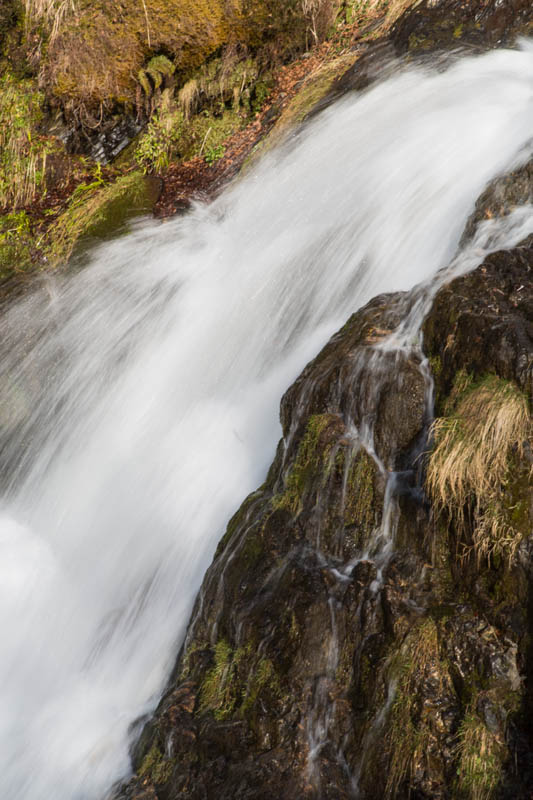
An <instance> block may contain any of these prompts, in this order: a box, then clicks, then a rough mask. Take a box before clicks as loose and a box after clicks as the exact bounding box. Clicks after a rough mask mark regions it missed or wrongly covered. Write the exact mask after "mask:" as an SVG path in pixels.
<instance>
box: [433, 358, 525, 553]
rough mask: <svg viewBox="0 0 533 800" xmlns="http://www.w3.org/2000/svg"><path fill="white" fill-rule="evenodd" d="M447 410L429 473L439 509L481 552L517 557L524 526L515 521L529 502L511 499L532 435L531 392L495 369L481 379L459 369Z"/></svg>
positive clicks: (438, 430)
mask: <svg viewBox="0 0 533 800" xmlns="http://www.w3.org/2000/svg"><path fill="white" fill-rule="evenodd" d="M445 414H446V416H444V417H441V418H439V419H437V420H435V423H434V425H433V433H434V437H435V446H434V449H433V452H432V453H431V456H430V460H429V464H428V473H427V486H428V490H429V493H430V495H431V497H432V499H433V502H434V505H435V507H436V509H437V512H438V513H443V512H445V513H446V514H447V515H448V517H449V518H451V519H452V520H453V522H454V524H455V526H456V528H457V530H458V532H459V533H460V534H462V535H463V538H464V540H465V541H466V540H467V536H468V534H469V533H470V534H471V537H472V541H473V547H474V549H475V552H476V554H477V556H478V558H481V557H485V558H493V557H502V558H504V559H506V560H508V561H511V560H512V558H513V556H514V554H515V552H516V549H517V547H518V545H519V544H520V541H521V539H522V536H523V534H524V532H525V531H524V530H523V527H524V526H522V525H520V524H517V523H519V522H520V520H521V516H522V514H521V511H523V509H521V507H520V506H519V504H518V503H519V501H518V500H515V503H514V504H513V501H512V499H513V482H516V480H517V475H518V473H519V471H520V467H519V461H520V456H521V453H522V449H523V446H524V443H525V442H526V441H527V440H528V439H529V438H530V437H531V435H532V425H531V417H530V414H529V408H528V401H527V398H526V397H525V395H523V394H522V392H520V390H519V389H518V388H517V387H516V386H515V385H514V384H512V383H509V382H507V381H504V380H501V379H500V378H498V377H496V376H494V375H489V376H486V377H485V378H483V379H482V380H481V381H478V382H475V381H474V380H473V379H472V378H471V377H470V376H468V375H466V374H465V373H464V372H461V373H459V374H458V375H457V377H456V380H455V383H454V387H453V390H452V393H451V396H450V399H449V402H448V405H447V407H446V409H445ZM464 547H465V548H466V551H467V550H468V546H467V545H466V544H464ZM466 551H465V552H466Z"/></svg>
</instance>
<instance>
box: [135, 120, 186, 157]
mask: <svg viewBox="0 0 533 800" xmlns="http://www.w3.org/2000/svg"><path fill="white" fill-rule="evenodd" d="M184 125H185V118H184V116H183V113H182V112H181V111H171V112H166V113H165V111H163V110H161V111H158V112H156V113H155V114H154V116H153V117H152V119H151V120H150V122H149V123H148V127H147V129H146V132H145V134H144V135H143V136H142V138H141V139H140V141H139V144H138V146H137V149H136V151H135V160H136V161H137V163H138V164H139V166H140V167H142V169H143V170H144V172H151V171H152V170H155V171H157V172H159V171H161V170H163V169H165V167H168V165H169V163H170V161H171V160H172V158H173V157H174V156H175V155H177V153H178V149H179V144H180V140H181V138H182V135H183V130H184Z"/></svg>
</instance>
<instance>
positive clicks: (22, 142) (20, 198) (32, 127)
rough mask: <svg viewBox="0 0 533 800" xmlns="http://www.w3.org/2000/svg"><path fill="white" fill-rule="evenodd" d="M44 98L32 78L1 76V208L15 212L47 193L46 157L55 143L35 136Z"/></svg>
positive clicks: (40, 118) (8, 73) (10, 75)
mask: <svg viewBox="0 0 533 800" xmlns="http://www.w3.org/2000/svg"><path fill="white" fill-rule="evenodd" d="M43 102H44V96H43V94H42V93H41V92H40V91H39V89H38V88H37V85H36V83H35V81H33V80H31V79H25V80H17V79H16V78H15V77H14V76H13V75H12V74H11V73H10V72H6V73H5V74H4V75H2V76H1V77H0V208H1V207H4V208H9V209H10V210H16V209H18V208H21V207H23V206H26V205H28V204H29V203H31V202H32V200H33V199H34V198H35V196H36V194H37V193H44V191H45V190H46V158H47V155H48V153H49V152H50V151H51V149H53V147H54V146H55V143H54V142H53V141H51V140H46V139H44V137H40V136H39V135H38V134H37V128H38V125H39V123H40V122H41V120H42V116H43V114H42V105H43Z"/></svg>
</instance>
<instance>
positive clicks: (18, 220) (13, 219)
mask: <svg viewBox="0 0 533 800" xmlns="http://www.w3.org/2000/svg"><path fill="white" fill-rule="evenodd" d="M32 246H33V237H32V232H31V227H30V221H29V219H28V215H27V214H26V212H25V211H18V212H14V213H12V214H5V215H4V216H2V217H0V279H3V278H6V277H8V276H9V275H10V274H12V273H13V272H14V271H17V269H20V268H21V266H22V267H24V266H26V265H27V264H29V263H30V260H31V249H32Z"/></svg>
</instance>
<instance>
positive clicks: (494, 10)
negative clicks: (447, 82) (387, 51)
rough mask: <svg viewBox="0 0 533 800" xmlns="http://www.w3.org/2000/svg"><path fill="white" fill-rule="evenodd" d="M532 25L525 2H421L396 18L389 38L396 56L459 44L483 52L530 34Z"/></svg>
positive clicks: (461, 0)
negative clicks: (476, 48) (397, 54)
mask: <svg viewBox="0 0 533 800" xmlns="http://www.w3.org/2000/svg"><path fill="white" fill-rule="evenodd" d="M532 23H533V12H532V8H531V3H530V2H529V0H504V1H503V2H502V0H466V1H465V0H422V2H421V3H415V4H413V7H412V8H410V9H409V10H408V11H407V12H406V13H405V14H404V15H403V16H402V17H401V18H400V20H399V21H398V23H397V24H396V25H395V27H394V29H393V31H392V37H391V38H392V40H393V42H394V45H395V47H396V49H397V51H398V52H399V53H405V52H423V51H431V50H436V49H440V48H449V47H450V46H454V45H455V46H460V45H461V44H467V45H469V46H474V47H479V48H482V49H484V48H487V47H495V46H501V45H506V44H510V43H512V42H513V40H514V39H515V38H516V36H517V35H518V34H523V35H527V34H528V33H531V31H532Z"/></svg>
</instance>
